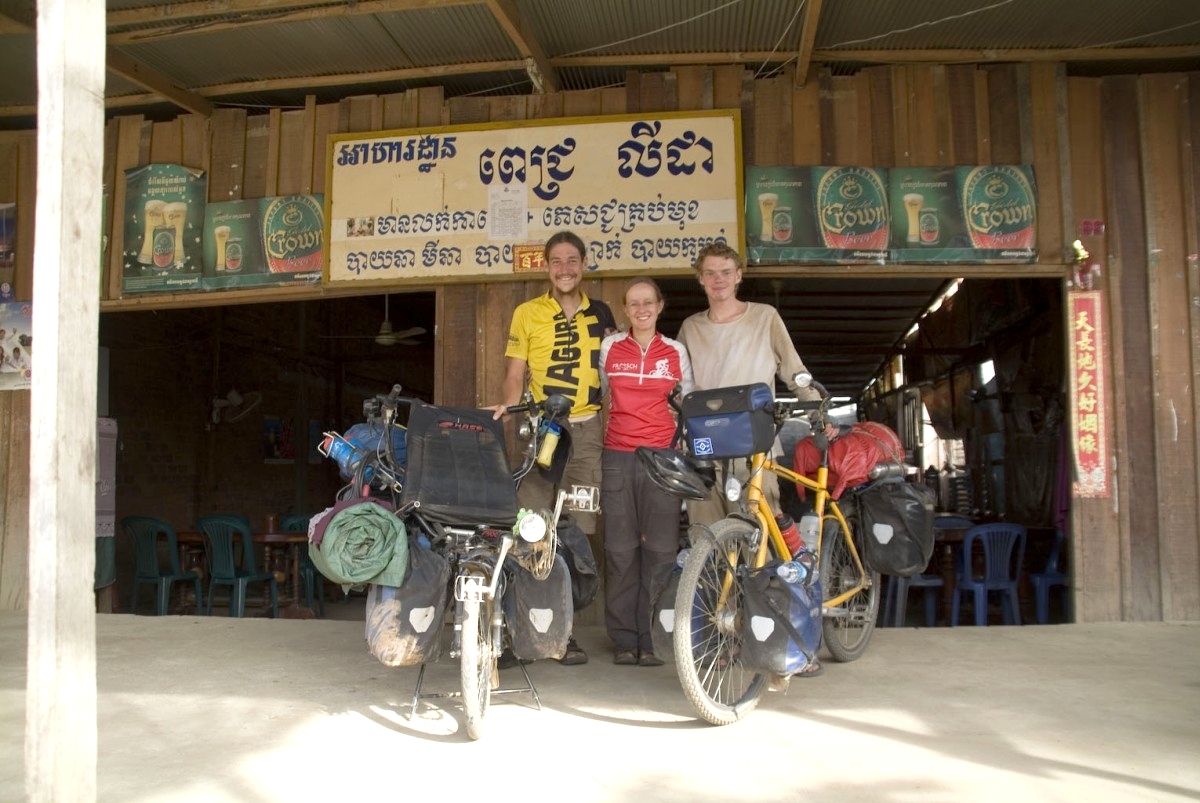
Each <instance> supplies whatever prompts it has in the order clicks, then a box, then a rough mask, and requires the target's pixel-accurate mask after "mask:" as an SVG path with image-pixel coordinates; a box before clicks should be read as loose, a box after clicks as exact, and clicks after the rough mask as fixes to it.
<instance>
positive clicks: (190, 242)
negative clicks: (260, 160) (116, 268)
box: [121, 164, 208, 293]
mask: <svg viewBox="0 0 1200 803" xmlns="http://www.w3.org/2000/svg"><path fill="white" fill-rule="evenodd" d="M207 199H208V180H207V178H206V177H205V174H204V171H203V170H193V169H192V168H190V167H181V166H179V165H170V164H151V165H144V166H142V167H134V168H131V169H129V170H126V171H125V253H124V255H123V260H122V265H123V270H122V273H121V290H122V292H124V293H145V292H170V293H177V292H180V291H185V290H196V289H199V288H200V282H201V277H202V275H203V272H202V269H201V259H202V254H203V243H202V237H201V234H202V232H203V229H204V206H205V202H206V201H207Z"/></svg>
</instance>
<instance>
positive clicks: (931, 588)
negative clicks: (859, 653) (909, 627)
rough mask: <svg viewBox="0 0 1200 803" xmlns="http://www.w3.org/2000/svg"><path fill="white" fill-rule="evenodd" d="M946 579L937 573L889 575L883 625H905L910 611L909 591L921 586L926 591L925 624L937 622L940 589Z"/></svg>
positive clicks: (884, 602)
mask: <svg viewBox="0 0 1200 803" xmlns="http://www.w3.org/2000/svg"><path fill="white" fill-rule="evenodd" d="M945 585H946V581H945V580H944V579H942V578H941V577H940V576H939V575H936V574H916V575H913V576H912V577H888V585H887V596H886V597H885V598H884V601H883V626H884V627H904V624H905V617H906V615H907V613H908V592H909V589H912V588H920V589H923V590H924V592H925V626H926V627H933V626H934V625H936V624H937V602H938V589H939V588H942V587H944V586H945Z"/></svg>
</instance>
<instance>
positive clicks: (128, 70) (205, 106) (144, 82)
mask: <svg viewBox="0 0 1200 803" xmlns="http://www.w3.org/2000/svg"><path fill="white" fill-rule="evenodd" d="M106 66H107V67H108V70H109V72H113V73H116V74H117V75H119V76H121V77H122V78H125V79H126V80H128V81H132V82H133V83H135V84H137V85H138V86H140V87H143V88H145V89H149V90H150V91H151V92H153V93H154V94H156V95H159V96H161V97H164V98H166V99H167V100H169V101H171V102H172V103H174V104H175V105H176V106H179V107H181V108H183V109H186V110H187V111H189V112H195V113H196V114H200V115H203V116H205V117H208V116H210V115H211V114H212V110H213V107H212V104H211V103H209V102H208V101H207V100H205V99H204V98H203V97H202V96H200V95H197V94H196V93H195V92H191V91H189V90H187V89H184V88H183V87H181V86H179V85H178V84H176V83H175V82H174V81H172V80H171V79H170V78H168V77H167V76H166V75H164V74H162V73H160V72H158V71H157V70H152V69H150V68H149V67H147V66H146V65H145V64H141V63H139V62H136V61H134V60H133V59H131V58H129V56H126V55H125V54H124V53H122V52H121V51H119V50H117V49H116V48H115V47H112V46H109V48H108V53H107V56H106Z"/></svg>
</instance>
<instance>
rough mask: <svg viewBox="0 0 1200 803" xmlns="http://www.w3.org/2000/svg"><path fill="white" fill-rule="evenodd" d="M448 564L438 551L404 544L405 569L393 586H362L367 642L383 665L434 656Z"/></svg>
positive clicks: (408, 663)
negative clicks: (364, 601)
mask: <svg viewBox="0 0 1200 803" xmlns="http://www.w3.org/2000/svg"><path fill="white" fill-rule="evenodd" d="M449 580H450V564H449V563H448V562H447V561H446V559H445V558H443V557H442V556H441V555H438V554H436V553H435V552H432V551H430V550H428V549H424V548H422V547H420V546H417V544H416V543H410V544H409V550H408V573H407V574H406V575H405V576H404V582H403V583H402V584H401V585H400V586H399V587H398V588H397V587H396V586H384V585H378V584H376V583H372V584H371V585H369V586H368V587H367V612H366V619H367V628H366V629H367V647H368V649H369V650H370V651H371V655H374V656H375V657H376V658H377V659H379V662H380V663H382V664H383V665H384V666H413V665H414V664H423V663H427V662H430V661H436V660H437V659H438V655H439V654H440V653H441V633H442V620H443V619H444V618H445V613H446V586H447V583H448V582H449Z"/></svg>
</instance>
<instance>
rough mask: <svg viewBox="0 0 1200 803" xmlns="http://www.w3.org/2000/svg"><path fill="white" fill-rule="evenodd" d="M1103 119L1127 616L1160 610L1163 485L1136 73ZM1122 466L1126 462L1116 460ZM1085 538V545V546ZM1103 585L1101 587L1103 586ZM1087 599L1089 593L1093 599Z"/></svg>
mask: <svg viewBox="0 0 1200 803" xmlns="http://www.w3.org/2000/svg"><path fill="white" fill-rule="evenodd" d="M1101 99H1102V107H1101V111H1102V116H1103V120H1104V124H1103V126H1102V131H1103V134H1104V173H1105V177H1106V180H1107V187H1108V195H1107V197H1106V199H1105V200H1106V206H1105V208H1106V210H1107V211H1106V214H1105V219H1106V220H1107V231H1108V236H1109V251H1108V253H1109V255H1110V256H1109V258H1110V263H1109V281H1108V286H1109V287H1110V288H1111V289H1112V290H1113V291H1114V292H1112V293H1111V295H1110V297H1109V304H1110V306H1111V309H1112V324H1113V337H1112V343H1113V346H1114V349H1116V348H1119V349H1120V351H1121V355H1120V362H1119V363H1118V368H1119V369H1120V372H1121V373H1120V374H1119V376H1120V381H1119V383H1117V385H1118V386H1117V389H1116V390H1117V397H1116V398H1117V409H1116V410H1115V411H1114V413H1115V414H1114V416H1113V418H1114V424H1115V426H1116V429H1117V443H1116V451H1117V455H1118V459H1119V460H1123V462H1125V463H1126V464H1127V468H1126V471H1125V474H1124V479H1123V480H1121V478H1120V476H1118V480H1119V482H1118V483H1117V494H1118V495H1117V505H1118V507H1119V508H1120V509H1122V510H1135V511H1136V515H1137V526H1136V527H1135V526H1130V527H1129V529H1128V530H1127V531H1126V532H1127V540H1126V541H1125V542H1124V543H1122V555H1121V567H1122V578H1121V580H1122V608H1121V620H1122V621H1154V620H1157V619H1159V618H1160V617H1161V611H1162V605H1161V589H1160V586H1159V573H1158V572H1159V569H1158V567H1159V555H1158V540H1159V532H1158V527H1159V525H1158V522H1159V516H1158V507H1159V495H1158V492H1159V488H1158V478H1157V472H1156V471H1155V470H1154V464H1155V450H1154V443H1153V442H1152V439H1151V438H1149V437H1147V436H1146V432H1147V427H1148V426H1149V425H1150V424H1149V422H1152V421H1156V420H1157V416H1156V415H1155V409H1154V399H1153V398H1152V396H1151V389H1152V388H1153V387H1154V382H1153V376H1152V367H1151V366H1152V363H1153V361H1152V360H1151V354H1150V301H1149V295H1148V287H1147V276H1146V258H1145V254H1146V229H1145V218H1144V217H1143V209H1144V206H1143V203H1142V182H1141V155H1140V153H1139V138H1138V120H1137V112H1136V110H1137V108H1138V103H1137V81H1136V79H1134V78H1127V77H1115V78H1105V79H1104V82H1103V86H1102V92H1101ZM1118 468H1120V463H1119V464H1118ZM1087 548H1088V547H1087V545H1086V544H1085V545H1081V549H1087ZM1097 593H1099V592H1097ZM1087 603H1088V600H1086V599H1085V600H1083V604H1087Z"/></svg>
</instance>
